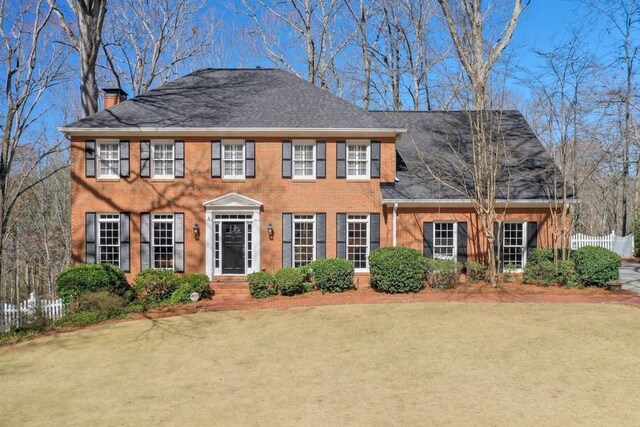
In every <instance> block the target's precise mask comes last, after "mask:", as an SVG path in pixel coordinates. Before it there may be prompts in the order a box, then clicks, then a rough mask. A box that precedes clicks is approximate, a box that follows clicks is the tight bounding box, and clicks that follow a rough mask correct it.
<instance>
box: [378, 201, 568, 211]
mask: <svg viewBox="0 0 640 427" xmlns="http://www.w3.org/2000/svg"><path fill="white" fill-rule="evenodd" d="M568 202H569V203H575V200H573V199H571V200H568ZM554 203H558V207H560V204H561V203H562V201H561V200H558V201H557V202H556V201H554V200H549V199H513V200H496V207H499V208H505V207H509V208H518V207H526V208H549V207H550V206H553V204H554ZM382 204H383V205H387V206H393V207H394V209H397V208H398V207H412V208H416V207H441V208H442V207H452V208H454V207H457V208H460V207H473V202H472V201H471V200H469V199H459V200H458V199H384V200H383V201H382Z"/></svg>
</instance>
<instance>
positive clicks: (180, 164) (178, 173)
mask: <svg viewBox="0 0 640 427" xmlns="http://www.w3.org/2000/svg"><path fill="white" fill-rule="evenodd" d="M173 152H174V156H175V158H174V162H175V177H176V178H184V141H175V142H174V143H173Z"/></svg>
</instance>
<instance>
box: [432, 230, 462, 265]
mask: <svg viewBox="0 0 640 427" xmlns="http://www.w3.org/2000/svg"><path fill="white" fill-rule="evenodd" d="M433 257H434V258H440V259H453V260H455V259H456V223H455V222H436V223H434V224H433Z"/></svg>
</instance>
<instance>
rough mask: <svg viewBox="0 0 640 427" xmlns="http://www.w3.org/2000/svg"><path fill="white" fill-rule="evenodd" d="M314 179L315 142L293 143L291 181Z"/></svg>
mask: <svg viewBox="0 0 640 427" xmlns="http://www.w3.org/2000/svg"><path fill="white" fill-rule="evenodd" d="M315 177H316V144H315V141H294V142H293V179H313V178H315Z"/></svg>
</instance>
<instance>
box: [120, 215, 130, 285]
mask: <svg viewBox="0 0 640 427" xmlns="http://www.w3.org/2000/svg"><path fill="white" fill-rule="evenodd" d="M129 235H130V228H129V212H120V268H121V269H122V270H123V271H125V272H127V273H128V272H129V271H131V246H130V244H129V242H130V237H129Z"/></svg>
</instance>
